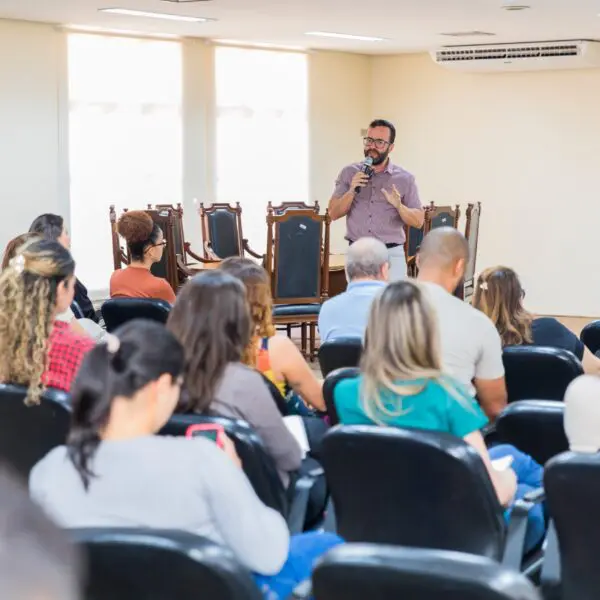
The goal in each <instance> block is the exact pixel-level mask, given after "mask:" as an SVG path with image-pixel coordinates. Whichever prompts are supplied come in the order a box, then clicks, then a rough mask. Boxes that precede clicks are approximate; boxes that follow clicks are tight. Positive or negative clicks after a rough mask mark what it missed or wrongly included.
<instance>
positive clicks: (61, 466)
mask: <svg viewBox="0 0 600 600" xmlns="http://www.w3.org/2000/svg"><path fill="white" fill-rule="evenodd" d="M184 363H185V356H184V351H183V348H182V347H181V345H180V344H179V343H178V341H177V340H176V338H175V336H173V335H172V334H171V333H170V332H169V331H168V330H167V329H165V328H164V327H162V326H161V325H160V324H158V323H154V322H150V321H132V322H130V323H128V324H126V325H124V326H123V327H121V328H120V329H119V330H117V332H116V335H111V336H108V337H107V342H106V343H105V344H101V345H99V346H97V347H96V348H95V349H94V350H92V352H90V354H89V356H88V357H86V359H85V361H84V363H83V366H82V369H81V372H80V374H79V375H78V377H77V381H76V383H75V386H74V389H73V419H72V428H71V432H70V434H69V438H68V441H67V445H66V446H60V447H58V448H55V449H54V450H52V451H51V452H50V453H49V454H48V455H47V456H46V457H45V458H44V459H42V461H41V462H40V463H38V464H37V465H36V466H35V467H34V469H33V471H32V473H31V477H30V491H31V494H32V496H33V498H34V499H35V500H37V501H38V502H39V503H40V504H41V505H42V506H43V507H44V508H45V509H46V510H47V511H48V513H49V514H50V515H51V516H53V517H54V518H55V519H56V520H57V522H58V523H60V524H61V525H63V526H65V527H110V526H123V525H127V526H129V527H131V526H139V527H151V528H157V529H179V530H183V531H189V532H191V533H195V534H197V535H200V536H204V537H206V538H208V539H210V540H212V541H214V542H216V543H218V544H221V545H224V546H227V547H229V548H230V549H231V550H232V551H233V552H234V553H235V555H236V557H237V558H238V560H239V561H240V562H241V563H242V564H243V565H244V566H245V567H247V568H248V569H249V570H251V571H253V572H255V573H256V579H257V583H258V584H259V585H260V587H261V588H262V590H263V592H264V594H265V597H266V598H286V597H287V596H288V595H289V594H291V592H292V590H293V588H294V587H295V586H296V585H297V584H298V583H299V582H300V581H302V580H304V579H306V578H308V577H310V571H311V567H312V562H313V560H315V559H316V558H318V557H319V556H320V555H322V554H323V553H324V552H326V551H327V550H328V549H329V548H331V547H332V546H334V545H337V544H338V543H340V542H341V540H339V538H337V537H336V536H333V535H329V534H321V533H309V534H302V535H299V536H293V537H292V538H291V539H290V536H289V532H288V529H287V524H286V522H285V520H284V519H283V517H282V516H281V515H280V514H279V513H278V512H276V511H275V510H273V509H271V508H268V507H266V506H265V505H263V504H262V502H261V501H260V500H259V499H258V497H257V496H256V494H255V492H254V490H253V489H252V486H251V485H250V483H249V481H248V480H247V479H246V477H245V475H244V473H243V471H242V469H241V463H240V459H239V457H238V455H237V454H236V451H235V447H234V445H233V443H232V442H231V441H230V440H229V439H227V438H226V439H225V447H224V451H223V450H221V449H219V448H218V446H217V445H216V444H215V443H214V442H212V441H210V440H208V439H205V438H194V439H187V438H184V437H180V438H176V437H161V436H156V435H154V434H155V433H156V432H157V431H158V430H160V429H161V428H162V427H163V426H164V424H165V423H166V422H167V421H168V419H169V417H170V416H171V414H172V412H173V410H174V408H175V406H176V404H177V401H178V398H179V393H180V386H181V381H182V375H183V371H184Z"/></svg>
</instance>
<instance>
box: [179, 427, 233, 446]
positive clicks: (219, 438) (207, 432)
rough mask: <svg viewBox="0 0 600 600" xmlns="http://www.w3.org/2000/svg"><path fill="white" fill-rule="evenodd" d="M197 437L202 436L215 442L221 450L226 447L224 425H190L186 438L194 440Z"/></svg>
mask: <svg viewBox="0 0 600 600" xmlns="http://www.w3.org/2000/svg"><path fill="white" fill-rule="evenodd" d="M197 436H202V437H204V438H207V439H209V440H211V441H212V442H215V444H217V446H218V447H219V448H224V447H225V440H224V438H225V430H224V429H223V426H222V425H217V424H216V423H215V424H213V423H199V424H198V425H190V426H189V427H188V428H187V430H186V432H185V437H188V438H194V437H197Z"/></svg>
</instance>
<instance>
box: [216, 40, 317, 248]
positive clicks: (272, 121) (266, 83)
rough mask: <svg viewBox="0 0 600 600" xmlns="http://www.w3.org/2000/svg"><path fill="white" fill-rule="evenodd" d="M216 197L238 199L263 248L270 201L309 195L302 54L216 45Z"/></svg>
mask: <svg viewBox="0 0 600 600" xmlns="http://www.w3.org/2000/svg"><path fill="white" fill-rule="evenodd" d="M215 53H216V54H215V61H216V62H215V80H216V104H217V152H216V163H217V201H218V202H229V203H232V204H233V203H235V202H239V203H240V204H241V206H242V209H243V225H244V237H247V238H248V239H249V241H250V245H251V246H252V247H253V248H254V249H255V250H257V251H258V252H263V251H264V250H265V247H266V224H265V219H266V208H267V202H269V201H271V202H273V203H274V204H279V203H280V202H292V201H295V202H308V200H309V191H308V186H309V177H308V89H307V88H308V68H307V57H306V55H304V54H300V53H291V52H274V51H270V50H248V49H242V48H231V47H218V48H216V51H215Z"/></svg>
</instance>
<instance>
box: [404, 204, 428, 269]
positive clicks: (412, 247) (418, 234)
mask: <svg viewBox="0 0 600 600" xmlns="http://www.w3.org/2000/svg"><path fill="white" fill-rule="evenodd" d="M424 210H425V217H427V213H428V212H429V211H430V210H431V206H426V207H425V209H424ZM404 234H405V236H406V240H405V242H404V254H405V255H406V272H407V275H408V276H409V277H416V276H417V275H418V272H419V269H418V268H417V254H418V252H419V248H420V246H421V242H422V241H423V237H424V236H425V223H423V227H421V228H419V229H417V228H416V227H408V226H406V225H405V226H404Z"/></svg>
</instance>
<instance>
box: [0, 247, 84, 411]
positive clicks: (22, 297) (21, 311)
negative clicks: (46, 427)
mask: <svg viewBox="0 0 600 600" xmlns="http://www.w3.org/2000/svg"><path fill="white" fill-rule="evenodd" d="M74 272H75V262H74V261H73V259H72V258H71V255H70V254H69V251H68V250H67V249H65V248H63V247H62V246H61V245H60V244H59V243H58V242H52V241H49V240H45V239H36V240H33V241H31V242H29V243H27V244H26V245H25V246H23V247H21V248H20V249H19V253H18V254H17V255H16V256H15V257H14V258H13V259H12V260H11V261H10V263H9V266H8V267H7V268H6V269H5V270H4V271H3V272H2V274H1V275H0V380H1V381H3V382H7V383H16V384H20V385H25V386H27V387H28V392H27V400H26V402H27V403H28V404H35V403H37V402H38V401H39V397H40V395H41V393H42V391H43V388H44V386H47V387H53V388H58V389H60V390H64V391H67V392H68V391H69V389H70V388H71V383H72V381H73V379H74V378H75V374H76V373H77V370H78V369H79V365H80V364H81V361H82V360H83V357H84V355H85V353H86V352H88V351H89V350H91V349H92V348H93V347H94V345H95V343H94V341H93V340H92V339H91V338H90V337H88V336H84V335H78V334H76V333H75V332H73V331H72V330H71V329H70V327H69V325H68V324H67V323H64V322H61V321H57V320H56V317H57V315H59V314H60V313H63V312H64V311H65V310H67V308H68V307H69V306H70V304H71V302H72V301H73V294H74V287H75V276H74Z"/></svg>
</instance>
